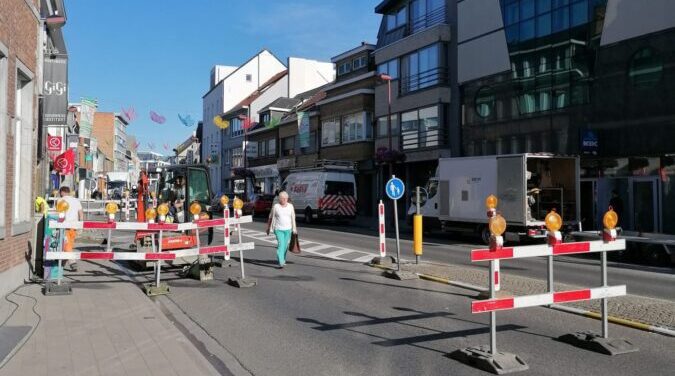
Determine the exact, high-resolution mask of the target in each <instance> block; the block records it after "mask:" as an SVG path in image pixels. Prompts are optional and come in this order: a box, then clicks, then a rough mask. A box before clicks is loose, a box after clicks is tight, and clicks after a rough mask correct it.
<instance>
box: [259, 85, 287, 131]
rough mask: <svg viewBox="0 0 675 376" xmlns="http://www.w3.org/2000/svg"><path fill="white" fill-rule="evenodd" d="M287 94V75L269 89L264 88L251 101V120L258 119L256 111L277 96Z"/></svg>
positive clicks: (285, 95)
mask: <svg viewBox="0 0 675 376" xmlns="http://www.w3.org/2000/svg"><path fill="white" fill-rule="evenodd" d="M287 96H288V75H286V76H284V77H283V78H281V79H280V80H279V81H277V82H275V83H274V84H273V85H272V86H271V87H270V88H269V89H267V90H265V92H264V93H262V94H261V95H260V96H259V97H258V98H256V99H255V100H254V101H253V103H251V118H252V119H253V121H255V122H257V121H260V119H259V116H258V111H260V110H262V109H263V108H264V107H267V105H269V104H270V103H272V102H274V101H275V100H277V99H278V98H279V97H287Z"/></svg>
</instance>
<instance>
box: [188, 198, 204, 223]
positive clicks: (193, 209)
mask: <svg viewBox="0 0 675 376" xmlns="http://www.w3.org/2000/svg"><path fill="white" fill-rule="evenodd" d="M201 212H202V206H201V205H200V204H199V202H197V201H192V204H190V213H192V217H193V218H194V220H195V221H196V220H198V219H199V214H200V213H201Z"/></svg>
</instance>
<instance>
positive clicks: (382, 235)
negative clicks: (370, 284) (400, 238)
mask: <svg viewBox="0 0 675 376" xmlns="http://www.w3.org/2000/svg"><path fill="white" fill-rule="evenodd" d="M377 214H378V224H377V232H378V234H379V241H380V242H379V246H378V249H379V251H380V256H378V257H374V258H373V259H372V260H371V261H370V263H371V264H374V265H382V264H391V263H394V262H396V259H394V258H393V257H387V243H386V241H387V232H386V228H385V223H384V218H385V216H384V203H383V202H382V200H380V203H379V204H378V205H377Z"/></svg>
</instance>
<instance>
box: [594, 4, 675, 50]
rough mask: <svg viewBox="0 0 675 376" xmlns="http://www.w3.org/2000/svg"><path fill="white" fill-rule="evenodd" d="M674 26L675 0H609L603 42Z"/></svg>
mask: <svg viewBox="0 0 675 376" xmlns="http://www.w3.org/2000/svg"><path fill="white" fill-rule="evenodd" d="M671 27H675V1H673V0H609V1H607V11H606V12H605V22H604V26H603V30H602V38H601V40H600V44H601V45H603V46H604V45H607V44H612V43H616V42H620V41H622V40H626V39H631V38H635V37H639V36H641V35H644V34H649V33H653V32H656V31H661V30H665V29H669V28H671Z"/></svg>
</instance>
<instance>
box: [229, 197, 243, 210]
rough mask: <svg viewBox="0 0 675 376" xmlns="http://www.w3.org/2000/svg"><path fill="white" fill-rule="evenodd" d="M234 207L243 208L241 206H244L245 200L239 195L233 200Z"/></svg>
mask: <svg viewBox="0 0 675 376" xmlns="http://www.w3.org/2000/svg"><path fill="white" fill-rule="evenodd" d="M232 207H233V208H234V209H235V210H241V208H243V207H244V201H242V200H241V199H240V198H239V197H235V198H234V202H232Z"/></svg>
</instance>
